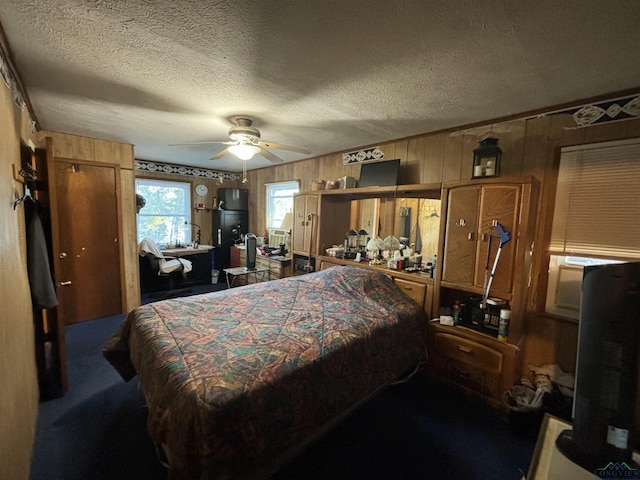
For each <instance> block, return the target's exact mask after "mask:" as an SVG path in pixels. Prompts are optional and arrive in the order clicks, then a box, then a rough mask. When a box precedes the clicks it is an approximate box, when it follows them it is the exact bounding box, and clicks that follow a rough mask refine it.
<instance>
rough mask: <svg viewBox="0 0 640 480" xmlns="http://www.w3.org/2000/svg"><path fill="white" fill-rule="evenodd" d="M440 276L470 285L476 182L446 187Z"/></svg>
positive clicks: (475, 234)
mask: <svg viewBox="0 0 640 480" xmlns="http://www.w3.org/2000/svg"><path fill="white" fill-rule="evenodd" d="M448 200H449V202H448V205H449V207H448V211H447V220H446V221H447V223H446V229H445V250H444V259H443V260H444V261H443V269H442V280H444V281H447V282H452V283H458V284H461V285H469V286H471V285H473V281H474V271H475V270H474V269H475V265H476V243H477V239H478V237H477V235H478V233H477V228H478V203H479V201H480V187H479V186H464V187H458V188H453V189H451V190H450V191H449V199H448Z"/></svg>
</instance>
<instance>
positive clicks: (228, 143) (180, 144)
mask: <svg viewBox="0 0 640 480" xmlns="http://www.w3.org/2000/svg"><path fill="white" fill-rule="evenodd" d="M213 144H222V145H235V144H236V142H228V141H227V142H191V143H170V144H169V146H170V147H179V146H182V145H213Z"/></svg>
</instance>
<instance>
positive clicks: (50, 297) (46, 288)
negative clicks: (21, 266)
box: [24, 201, 58, 308]
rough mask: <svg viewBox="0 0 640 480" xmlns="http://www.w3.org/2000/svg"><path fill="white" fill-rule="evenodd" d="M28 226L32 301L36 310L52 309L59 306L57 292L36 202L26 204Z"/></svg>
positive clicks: (28, 261) (28, 264)
mask: <svg viewBox="0 0 640 480" xmlns="http://www.w3.org/2000/svg"><path fill="white" fill-rule="evenodd" d="M24 208H25V218H26V224H27V272H28V274H29V287H30V288H31V301H32V303H33V306H34V308H52V307H55V306H56V305H58V298H57V297H56V290H55V286H54V284H53V278H52V276H51V267H50V264H49V251H48V248H47V240H46V237H45V234H44V229H43V228H42V221H41V220H40V213H39V209H40V207H39V205H38V204H37V202H35V201H31V202H25V206H24Z"/></svg>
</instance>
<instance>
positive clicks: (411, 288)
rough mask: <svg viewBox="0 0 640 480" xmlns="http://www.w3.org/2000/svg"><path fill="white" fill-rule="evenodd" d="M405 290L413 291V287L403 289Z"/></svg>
mask: <svg viewBox="0 0 640 480" xmlns="http://www.w3.org/2000/svg"><path fill="white" fill-rule="evenodd" d="M404 289H405V290H413V287H404Z"/></svg>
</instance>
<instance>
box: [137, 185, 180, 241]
mask: <svg viewBox="0 0 640 480" xmlns="http://www.w3.org/2000/svg"><path fill="white" fill-rule="evenodd" d="M136 193H137V194H139V195H142V196H143V197H144V199H145V202H146V203H145V206H144V207H143V208H142V209H140V212H139V213H138V241H140V240H142V239H143V238H145V237H148V238H151V239H152V240H153V241H155V242H156V243H157V244H158V245H160V246H161V247H162V246H165V245H185V244H186V243H187V242H188V241H189V240H190V238H189V225H187V223H189V222H191V184H190V183H185V182H169V181H164V180H152V179H136ZM185 222H187V223H185Z"/></svg>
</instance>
